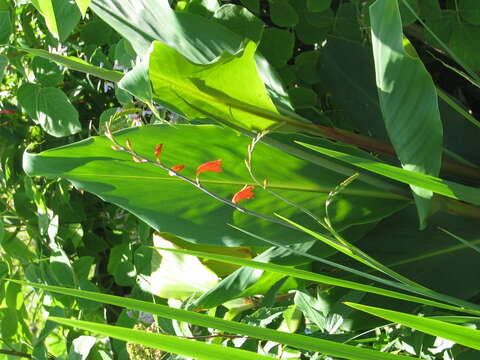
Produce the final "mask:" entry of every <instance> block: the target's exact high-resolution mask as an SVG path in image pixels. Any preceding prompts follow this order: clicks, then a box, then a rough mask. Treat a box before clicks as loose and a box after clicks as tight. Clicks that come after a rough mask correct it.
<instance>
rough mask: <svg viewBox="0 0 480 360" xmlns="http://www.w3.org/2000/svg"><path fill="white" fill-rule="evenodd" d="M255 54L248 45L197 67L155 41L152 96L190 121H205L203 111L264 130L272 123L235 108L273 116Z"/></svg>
mask: <svg viewBox="0 0 480 360" xmlns="http://www.w3.org/2000/svg"><path fill="white" fill-rule="evenodd" d="M255 50H256V46H255V43H253V42H250V43H248V45H247V46H246V48H245V50H244V51H243V53H242V54H241V55H240V56H234V55H228V54H225V55H224V56H222V57H221V58H220V59H218V60H217V61H215V62H214V63H212V64H210V65H197V64H194V63H192V62H190V61H188V60H187V59H186V58H185V57H183V56H182V55H181V54H179V53H178V52H177V51H176V50H174V49H173V48H171V47H169V46H167V45H164V44H162V43H161V42H158V41H156V42H154V43H153V49H152V52H151V54H150V65H149V74H150V80H151V82H152V87H153V94H154V96H156V97H157V98H158V99H160V100H161V101H165V102H167V103H169V104H172V105H174V106H175V107H176V108H178V109H180V110H181V111H182V112H183V113H185V114H187V116H188V117H189V118H191V119H194V118H196V117H202V118H204V117H206V116H205V114H204V113H203V112H202V111H206V112H207V113H210V114H213V115H215V116H218V117H220V118H222V119H225V120H228V121H230V122H232V123H234V124H237V125H241V126H242V127H246V128H249V129H251V128H254V129H259V130H263V129H266V128H268V127H269V126H271V125H273V124H274V123H275V122H274V121H272V120H268V119H265V118H264V117H262V116H258V115H254V114H251V113H249V112H246V111H244V110H242V108H241V105H239V104H238V103H244V104H248V105H252V106H256V107H257V108H260V109H263V110H266V111H268V112H273V113H276V108H275V106H274V105H273V103H272V101H271V100H270V98H269V96H268V94H267V92H266V90H265V85H264V84H263V81H262V79H261V78H260V76H258V72H257V68H256V64H255V60H254V55H255ZM245 89H248V91H245ZM200 109H201V111H200Z"/></svg>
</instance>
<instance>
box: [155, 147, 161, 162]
mask: <svg viewBox="0 0 480 360" xmlns="http://www.w3.org/2000/svg"><path fill="white" fill-rule="evenodd" d="M162 148H163V144H158V145H157V146H155V159H157V162H160V154H161V153H162Z"/></svg>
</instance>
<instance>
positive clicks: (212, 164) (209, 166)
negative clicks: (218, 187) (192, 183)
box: [197, 159, 223, 183]
mask: <svg viewBox="0 0 480 360" xmlns="http://www.w3.org/2000/svg"><path fill="white" fill-rule="evenodd" d="M222 165H223V164H222V159H219V160H213V161H209V162H206V163H203V164H202V165H200V166H199V167H197V183H198V177H199V175H200V174H201V173H203V172H207V171H214V172H221V171H223V169H222Z"/></svg>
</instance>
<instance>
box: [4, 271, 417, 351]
mask: <svg viewBox="0 0 480 360" xmlns="http://www.w3.org/2000/svg"><path fill="white" fill-rule="evenodd" d="M11 281H12V280H11ZM21 283H22V284H23V285H28V286H32V287H35V288H38V289H44V290H48V291H50V292H55V293H60V294H65V295H70V296H77V297H82V298H86V299H89V300H95V301H100V302H103V303H106V304H111V305H117V306H122V307H125V308H128V309H133V310H138V311H143V312H146V313H149V314H156V315H158V316H161V317H165V318H168V319H175V320H177V321H183V322H188V323H192V324H195V325H199V326H203V327H210V328H214V329H219V330H224V331H227V332H230V333H237V334H242V335H246V336H250V337H253V338H257V339H262V340H268V341H275V342H278V343H281V344H286V345H290V346H292V347H295V348H300V349H305V350H311V351H319V352H322V353H324V354H326V355H331V356H337V357H341V358H345V359H349V360H412V359H416V358H412V357H408V356H403V355H393V354H388V353H384V352H378V351H374V350H369V349H362V348H358V347H355V346H351V345H345V344H341V343H336V342H333V341H327V340H322V339H317V338H313V337H309V336H304V335H298V334H289V333H285V332H281V331H276V330H272V329H268V328H261V327H257V326H251V325H247V324H244V323H240V322H235V321H227V320H222V319H218V318H215V317H212V316H209V315H204V314H199V313H196V312H191V311H186V310H181V309H175V308H171V307H168V306H164V305H159V304H152V303H149V302H145V301H140V300H134V299H129V298H125V297H119V296H112V295H106V294H101V293H93V292H88V291H82V290H75V289H68V288H60V287H56V286H48V285H42V284H33V283H26V282H21ZM59 320H60V321H69V324H72V325H73V323H72V321H73V320H66V319H59V318H55V321H57V322H59ZM96 326H102V329H107V328H103V327H107V326H108V325H99V324H98V325H96ZM98 329H99V328H97V330H98ZM90 330H92V329H90ZM130 331H132V330H130ZM139 333H141V332H138V333H137V334H139ZM131 334H132V333H129V335H131ZM150 335H153V334H150ZM157 336H159V335H157ZM167 338H168V339H172V338H173V339H178V338H176V337H174V336H167ZM131 339H132V337H129V338H128V339H127V340H128V341H130V340H131ZM135 339H136V337H135ZM153 339H155V343H156V344H161V343H163V340H158V339H159V338H153ZM162 339H163V338H162ZM178 340H184V339H178ZM184 341H187V340H184ZM196 343H197V344H204V343H201V342H196ZM167 344H169V343H168V342H167ZM204 345H206V344H204ZM147 346H151V345H150V343H149V344H147ZM248 354H249V356H251V355H250V353H248ZM192 356H195V357H198V353H197V354H194V355H192ZM235 358H237V357H235ZM224 359H225V358H221V360H224ZM249 359H251V357H250V358H249Z"/></svg>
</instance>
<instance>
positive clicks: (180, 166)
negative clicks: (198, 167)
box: [171, 165, 185, 172]
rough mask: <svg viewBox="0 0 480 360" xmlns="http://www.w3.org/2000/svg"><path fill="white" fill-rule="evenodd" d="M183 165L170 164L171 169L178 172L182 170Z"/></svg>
mask: <svg viewBox="0 0 480 360" xmlns="http://www.w3.org/2000/svg"><path fill="white" fill-rule="evenodd" d="M184 167H185V165H175V166H172V167H171V169H172V170H173V171H175V172H179V171H182V170H183V168H184Z"/></svg>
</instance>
